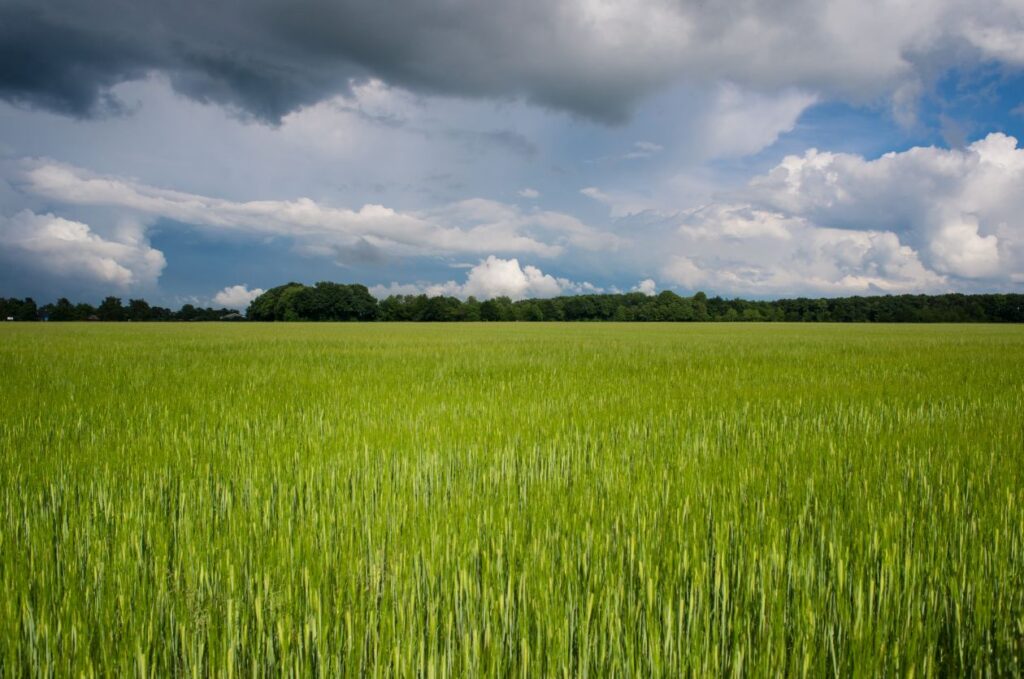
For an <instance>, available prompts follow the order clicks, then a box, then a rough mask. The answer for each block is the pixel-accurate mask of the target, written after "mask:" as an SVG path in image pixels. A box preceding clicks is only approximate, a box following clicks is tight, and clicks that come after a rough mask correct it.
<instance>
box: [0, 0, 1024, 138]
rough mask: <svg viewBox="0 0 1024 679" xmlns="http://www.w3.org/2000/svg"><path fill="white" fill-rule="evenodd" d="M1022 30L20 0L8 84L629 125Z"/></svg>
mask: <svg viewBox="0 0 1024 679" xmlns="http://www.w3.org/2000/svg"><path fill="white" fill-rule="evenodd" d="M1022 26H1024V9H1022V7H1021V5H1020V3H1018V2H1015V1H1014V0H979V1H978V2H972V3H969V4H965V3H963V2H957V1H956V0H924V1H923V2H916V3H910V4H908V3H906V2H902V1H900V0H880V1H879V2H873V3H863V2H856V1H855V0H827V1H825V2H820V1H816V0H797V1H795V2H777V1H775V0H754V1H753V2H749V1H740V0H727V1H724V2H714V3H705V2H672V1H670V0H633V1H630V2H607V1H606V0H556V1H550V0H522V1H520V2H514V3H508V2H498V1H497V0H493V1H488V2H446V3H422V2H417V1H416V0H398V1H396V2H389V3H387V4H380V3H367V2H361V1H358V0H341V1H328V0H298V1H296V2H283V1H282V0H253V1H251V2H247V3H245V4H244V6H243V5H239V4H237V3H227V2H214V3H212V2H206V1H202V2H200V1H199V0H183V1H181V2H174V3H167V2H157V1H156V0H138V1H137V2H133V3H131V4H130V5H126V4H125V3H123V2H119V1H118V0H96V1H94V2H89V3H84V4H83V3H81V2H78V1H77V0H4V1H3V3H2V4H0V63H3V64H5V67H4V68H3V69H0V96H3V97H5V98H6V99H8V100H9V101H17V102H22V103H27V104H31V105H35V106H41V107H45V108H49V109H52V110H56V111H60V112H64V113H70V114H72V115H78V116H83V115H92V114H96V113H100V112H104V111H107V112H110V111H117V110H118V108H119V106H120V104H119V102H118V101H116V99H114V98H113V97H111V96H110V88H111V87H112V86H113V85H115V84H116V83H118V82H123V81H125V80H131V79H135V78H139V77H141V76H144V75H145V74H147V73H152V72H160V73H163V74H166V75H167V76H168V77H169V78H170V79H171V81H172V82H173V84H174V86H175V88H176V89H177V90H178V91H179V92H182V93H184V94H186V95H187V96H189V97H192V98H195V99H198V100H201V101H215V102H218V103H221V104H225V105H227V106H230V107H234V108H236V109H238V110H240V111H242V112H244V113H246V114H248V115H251V116H255V117H257V118H261V119H264V120H269V121H278V120H280V118H281V117H282V116H283V115H285V114H287V113H288V112H289V111H293V110H295V109H297V108H299V107H302V106H306V105H310V104H313V103H316V102H318V101H321V100H324V99H326V98H329V97H330V96H332V95H334V94H338V93H342V92H345V91H346V89H347V88H348V87H349V84H350V82H351V81H352V80H353V79H357V80H359V79H365V78H367V77H371V76H373V77H378V78H381V79H383V80H385V81H386V82H388V83H390V84H393V85H399V86H402V87H405V88H408V89H411V90H414V91H418V92H429V93H441V94H454V95H460V96H473V97H488V98H499V99H500V98H508V97H518V98H522V99H525V100H528V101H531V102H535V103H537V104H540V105H542V106H545V107H552V108H556V109H561V110H566V111H571V112H573V113H577V114H581V115H585V116H588V117H591V118H594V119H598V120H604V121H621V120H623V119H624V118H625V117H626V116H627V115H628V114H629V113H630V111H631V110H633V108H634V107H635V106H636V104H637V102H638V101H639V100H640V99H641V98H643V97H645V96H646V95H649V94H650V93H652V92H654V91H657V90H659V89H661V88H664V87H665V86H667V85H668V84H670V83H672V82H676V81H681V80H682V81H690V82H716V81H723V80H724V81H731V82H735V83H738V84H740V85H743V86H745V87H751V88H754V89H760V90H764V91H777V90H781V89H785V88H790V87H797V88H801V89H804V90H808V91H812V92H815V93H824V94H828V95H835V96H841V97H845V98H848V99H853V100H859V101H866V100H870V99H872V98H874V97H878V96H880V95H887V94H891V93H894V92H897V91H900V90H901V88H902V91H903V92H909V91H912V90H913V89H914V88H915V86H916V84H917V83H920V81H921V80H922V78H926V77H930V76H931V75H932V74H934V73H936V72H940V71H941V70H943V69H944V68H947V67H949V66H951V65H952V64H953V63H954V61H955V60H959V61H961V62H962V61H965V60H967V61H974V62H975V63H977V62H981V61H983V60H995V61H998V62H1004V63H1007V64H1011V65H1014V64H1017V65H1019V64H1021V63H1024V52H1022V50H1021V48H1020V45H1021V44H1024V40H1022V37H1024V34H1022ZM906 88H909V89H906Z"/></svg>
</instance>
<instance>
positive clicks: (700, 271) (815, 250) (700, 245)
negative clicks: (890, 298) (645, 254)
mask: <svg viewBox="0 0 1024 679" xmlns="http://www.w3.org/2000/svg"><path fill="white" fill-rule="evenodd" d="M720 225H723V227H722V228H719V226H720ZM679 234H680V240H679V242H678V245H677V251H678V252H679V254H675V255H672V256H670V257H669V258H668V261H667V262H666V263H665V264H664V266H663V267H662V270H661V274H662V276H663V277H664V278H665V279H666V280H669V281H671V282H673V283H674V284H676V285H678V286H680V287H682V288H684V289H687V290H697V289H705V290H711V291H714V292H717V293H723V294H744V295H753V296H787V295H797V294H807V293H813V294H826V295H843V294H880V293H891V292H937V291H942V290H946V289H947V288H948V287H949V283H948V280H947V279H946V278H945V277H944V276H941V275H939V274H937V273H935V272H934V271H931V270H929V269H927V268H926V267H925V266H924V265H923V264H922V263H921V261H920V259H919V257H918V255H917V253H916V252H915V251H914V250H913V249H912V248H910V247H908V246H906V245H904V244H902V243H901V242H900V239H899V238H898V237H897V236H896V235H895V234H893V233H891V232H883V231H856V230H848V229H832V228H826V227H820V226H817V225H815V224H812V223H810V222H808V221H807V220H805V219H802V218H793V217H786V216H784V215H780V214H776V213H767V212H764V211H762V210H758V209H756V208H751V207H750V206H746V205H738V206H727V205H718V206H715V207H714V209H708V208H704V209H700V210H694V211H692V212H691V213H689V214H688V215H686V218H685V221H684V224H683V225H682V226H681V227H680V229H679Z"/></svg>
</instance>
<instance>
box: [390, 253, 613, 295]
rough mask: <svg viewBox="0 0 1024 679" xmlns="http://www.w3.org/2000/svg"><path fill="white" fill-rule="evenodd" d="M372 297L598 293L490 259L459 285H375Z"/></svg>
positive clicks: (586, 286)
mask: <svg viewBox="0 0 1024 679" xmlns="http://www.w3.org/2000/svg"><path fill="white" fill-rule="evenodd" d="M370 292H371V293H373V295H374V296H376V297H378V298H381V299H383V298H384V297H387V296H388V295H419V294H426V295H428V296H430V297H437V296H441V295H446V296H454V297H463V298H465V297H471V296H472V297H476V298H478V299H490V298H492V297H502V296H504V297H509V298H511V299H513V300H517V299H525V298H527V297H556V296H558V295H569V294H581V293H596V292H602V290H601V289H600V288H598V287H596V286H594V285H591V284H590V283H586V282H584V283H577V282H573V281H571V280H569V279H567V278H556V277H555V276H552V275H550V274H546V273H544V272H543V271H541V270H540V269H538V268H537V267H535V266H532V265H530V264H527V265H525V266H523V265H520V263H519V260H518V259H501V258H500V257H495V256H494V255H491V256H489V257H487V259H484V260H482V261H481V262H480V263H479V264H477V265H476V266H474V267H472V268H471V269H469V270H468V271H467V272H466V280H465V281H464V282H463V283H457V282H455V281H448V282H446V283H415V284H409V283H406V284H400V283H391V285H387V286H385V285H378V286H374V287H372V288H370Z"/></svg>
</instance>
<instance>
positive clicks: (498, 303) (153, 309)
mask: <svg viewBox="0 0 1024 679" xmlns="http://www.w3.org/2000/svg"><path fill="white" fill-rule="evenodd" d="M0 319H5V320H14V321H244V320H249V321H414V322H415V321H434V322H437V321H442V322H444V321H627V322H628V321H671V322H701V321H798V322H839V323H859V322H873V323H1024V295H1019V294H986V295H962V294H948V295H887V296H872V297H837V298H817V299H809V298H803V297H801V298H796V299H779V300H773V301H750V300H744V299H723V298H722V297H708V296H707V295H706V294H704V293H703V292H698V293H697V294H695V295H693V296H692V297H682V296H680V295H677V294H676V293H674V292H670V291H667V290H666V291H665V292H662V293H659V294H657V295H654V296H649V295H645V294H643V293H640V292H628V293H624V294H608V295H573V296H568V297H555V298H552V299H524V300H519V301H516V302H513V301H512V300H511V299H509V298H508V297H496V298H494V299H488V300H485V301H482V302H481V301H479V300H477V299H475V298H473V297H470V298H468V299H466V300H460V299H458V298H456V297H428V296H427V295H392V296H390V297H388V298H386V299H383V300H377V299H376V298H375V297H374V296H373V295H371V294H370V291H369V290H368V289H367V288H366V286H364V285H345V284H340V283H327V282H323V283H317V284H316V285H313V286H308V285H303V284H301V283H288V284H286V285H281V286H278V287H276V288H273V289H271V290H267V291H266V292H265V293H263V294H262V295H260V296H259V297H257V298H256V299H254V300H253V301H252V303H251V304H250V305H249V308H248V310H247V312H246V315H245V316H243V315H242V314H241V313H240V312H239V311H238V310H235V309H211V308H199V307H196V306H193V305H191V304H186V305H184V306H183V307H181V309H179V310H177V311H172V310H171V309H167V308H165V307H159V306H151V305H150V304H148V303H147V302H146V301H145V300H142V299H131V300H129V301H128V304H127V305H125V304H124V303H122V301H121V299H120V298H118V297H107V298H106V299H104V300H103V301H102V302H101V303H100V304H99V305H98V306H95V307H94V306H92V305H90V304H81V303H80V304H73V303H71V302H70V301H69V300H67V299H64V298H61V299H59V300H57V301H56V302H54V303H52V304H45V305H42V306H38V305H37V304H36V302H35V301H34V300H32V299H31V298H26V299H14V298H10V299H8V298H3V297H0Z"/></svg>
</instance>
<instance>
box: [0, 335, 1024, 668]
mask: <svg viewBox="0 0 1024 679" xmlns="http://www.w3.org/2000/svg"><path fill="white" fill-rule="evenodd" d="M0 374H2V384H0V676H5V677H7V676H53V675H56V676H94V675H96V676H99V675H103V676H133V675H134V676H160V677H162V676H179V675H180V676H197V677H198V676H211V675H213V676H226V677H230V676H238V677H243V676H244V677H250V676H252V677H255V676H267V675H277V674H280V673H288V674H294V675H300V676H403V677H404V676H414V675H415V676H422V677H446V676H448V677H450V676H502V677H505V676H518V677H543V676H556V675H557V676H591V677H610V676H619V677H632V676H672V677H675V676H699V677H705V676H726V675H733V676H736V675H758V676H760V675H772V676H774V675H796V676H840V677H848V676H873V675H874V676H877V675H886V676H911V675H913V676H934V675H968V676H995V675H1003V676H1005V675H1011V676H1012V675H1021V674H1022V673H1024V328H1022V327H1019V326H1017V327H1014V326H973V325H972V326H968V325H959V326H879V325H843V326H839V325H787V324H778V325H759V324H699V325H694V324H675V325H657V324H649V325H648V324H631V325H617V324H467V325H457V324H445V325H430V324H416V325H401V324H362V325H346V324H276V325H257V324H238V325H230V324H209V325H207V324H150V325H140V324H117V325H101V324H72V325H61V324H44V323H39V324H13V323H12V324H7V325H3V326H2V327H0Z"/></svg>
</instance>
